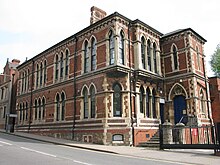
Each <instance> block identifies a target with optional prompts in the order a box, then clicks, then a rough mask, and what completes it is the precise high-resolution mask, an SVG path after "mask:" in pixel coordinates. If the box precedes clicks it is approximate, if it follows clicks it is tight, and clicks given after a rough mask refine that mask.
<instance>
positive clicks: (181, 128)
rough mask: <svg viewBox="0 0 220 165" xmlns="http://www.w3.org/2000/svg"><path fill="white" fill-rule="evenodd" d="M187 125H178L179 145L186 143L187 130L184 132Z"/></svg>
mask: <svg viewBox="0 0 220 165" xmlns="http://www.w3.org/2000/svg"><path fill="white" fill-rule="evenodd" d="M184 127H185V125H184V124H183V123H177V124H176V131H177V132H176V136H177V137H176V138H177V142H178V143H179V144H184V142H185V130H184Z"/></svg>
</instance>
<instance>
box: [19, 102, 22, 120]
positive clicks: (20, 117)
mask: <svg viewBox="0 0 220 165" xmlns="http://www.w3.org/2000/svg"><path fill="white" fill-rule="evenodd" d="M19 115H20V116H19V119H20V121H21V120H22V104H21V103H20V114H19Z"/></svg>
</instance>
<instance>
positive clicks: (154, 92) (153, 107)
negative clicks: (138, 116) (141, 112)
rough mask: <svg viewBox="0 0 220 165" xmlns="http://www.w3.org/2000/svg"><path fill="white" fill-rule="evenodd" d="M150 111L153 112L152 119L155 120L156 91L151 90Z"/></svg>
mask: <svg viewBox="0 0 220 165" xmlns="http://www.w3.org/2000/svg"><path fill="white" fill-rule="evenodd" d="M152 111H153V118H157V114H156V91H155V89H153V94H152Z"/></svg>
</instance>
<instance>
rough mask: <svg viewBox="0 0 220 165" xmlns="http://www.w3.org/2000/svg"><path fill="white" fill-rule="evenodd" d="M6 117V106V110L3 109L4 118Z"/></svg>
mask: <svg viewBox="0 0 220 165" xmlns="http://www.w3.org/2000/svg"><path fill="white" fill-rule="evenodd" d="M5 117H6V106H4V109H3V118H5Z"/></svg>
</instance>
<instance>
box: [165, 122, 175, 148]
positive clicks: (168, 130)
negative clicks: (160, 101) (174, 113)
mask: <svg viewBox="0 0 220 165" xmlns="http://www.w3.org/2000/svg"><path fill="white" fill-rule="evenodd" d="M172 143H173V135H172V124H171V123H170V122H168V121H167V120H166V122H165V123H163V144H172Z"/></svg>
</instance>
